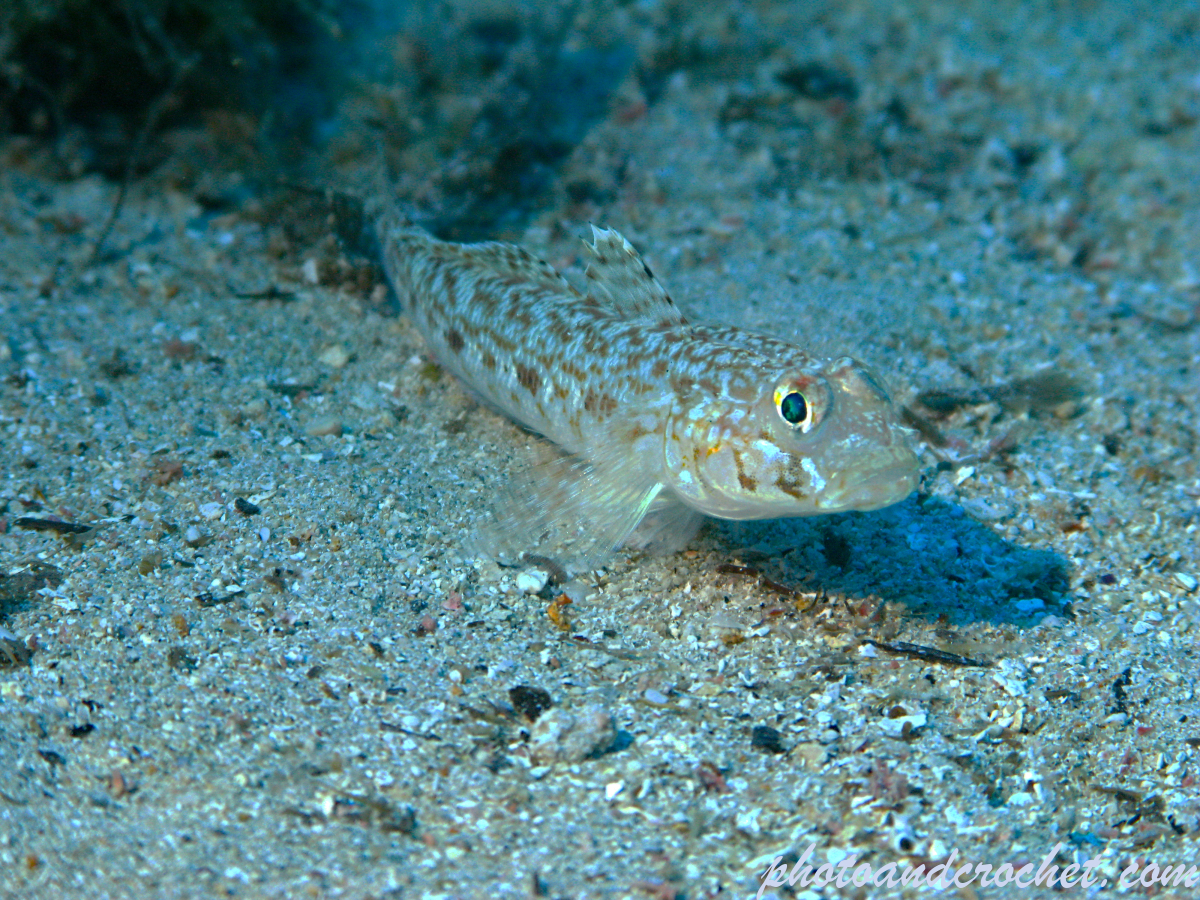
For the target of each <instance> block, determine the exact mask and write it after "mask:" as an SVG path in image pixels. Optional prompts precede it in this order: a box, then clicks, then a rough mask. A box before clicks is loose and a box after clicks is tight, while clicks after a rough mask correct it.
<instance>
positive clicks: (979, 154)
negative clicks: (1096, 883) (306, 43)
mask: <svg viewBox="0 0 1200 900" xmlns="http://www.w3.org/2000/svg"><path fill="white" fill-rule="evenodd" d="M681 15H683V13H682V12H681V11H680V10H678V9H675V8H674V7H670V6H668V5H666V4H658V3H646V4H638V5H635V6H629V7H618V8H615V9H609V8H608V7H605V8H603V9H601V8H599V7H597V8H596V9H592V8H591V6H590V5H587V4H585V5H583V6H582V7H580V11H579V12H578V16H579V19H578V21H577V24H576V31H577V32H578V35H582V37H579V38H578V39H579V40H584V39H586V38H587V37H588V36H589V35H592V36H594V35H597V34H600V33H603V34H605V35H607V37H608V39H609V40H610V41H616V42H617V43H622V42H623V43H624V44H626V45H628V46H629V47H630V48H633V49H632V50H631V51H630V52H631V53H634V55H635V57H636V59H637V60H639V61H640V62H639V64H638V65H634V66H633V67H632V68H631V69H630V71H629V74H628V75H626V76H625V77H624V80H623V81H621V82H619V83H618V84H617V85H616V86H615V88H614V89H613V90H612V92H611V93H612V96H611V97H610V99H609V102H608V105H607V106H606V107H605V108H606V110H607V111H606V112H605V113H604V114H603V115H601V116H599V117H598V118H597V119H596V120H595V121H594V122H592V123H590V125H589V127H588V128H587V130H586V132H585V133H584V134H582V136H581V138H580V140H579V142H578V144H577V145H576V146H575V147H574V149H573V150H572V151H571V153H570V154H569V155H567V156H566V157H565V158H564V159H563V160H562V162H561V165H560V166H559V167H558V168H557V169H556V171H555V172H554V174H553V177H552V179H551V180H550V183H549V186H548V187H547V189H546V190H545V192H544V194H543V195H542V199H541V200H539V202H538V206H537V208H536V210H535V211H533V212H532V213H531V214H530V215H528V216H525V217H524V218H522V219H521V220H519V221H517V222H515V223H513V222H510V223H506V224H503V225H502V226H500V227H499V232H500V236H503V237H505V238H507V239H511V240H517V241H518V242H520V243H522V244H523V245H525V246H527V247H528V248H529V249H531V250H532V251H533V252H535V253H537V254H538V255H540V256H542V257H544V258H545V259H547V260H549V261H550V262H551V263H553V264H554V265H555V266H557V267H559V268H561V269H563V270H564V271H565V272H566V274H567V275H568V277H569V278H573V279H578V278H579V277H580V275H581V272H580V270H579V264H580V260H581V253H580V243H579V241H580V238H581V237H584V236H585V235H587V234H588V230H587V223H588V222H589V221H592V222H596V223H598V224H603V225H607V226H611V227H616V228H618V229H620V230H621V231H622V232H623V233H624V234H625V235H626V236H627V237H628V238H629V239H630V240H632V241H633V242H634V243H635V244H636V245H637V246H638V247H639V249H640V250H641V251H642V252H643V253H644V255H645V256H646V258H647V260H648V261H649V262H650V264H651V265H652V267H653V269H654V271H655V273H656V274H657V275H658V277H659V278H660V279H661V280H662V281H663V282H664V283H665V284H666V286H667V287H668V289H669V290H670V291H671V293H672V295H673V296H674V297H675V298H676V300H677V301H678V302H679V303H680V304H681V305H682V306H683V307H685V309H686V310H687V311H688V312H689V314H690V315H692V316H693V317H695V318H698V319H707V320H717V321H732V322H736V323H737V324H739V325H743V326H745V327H749V328H754V329H757V330H761V331H764V332H768V333H771V334H774V335H777V336H780V337H783V338H786V339H789V340H793V341H795V342H796V343H798V344H800V345H801V346H804V347H806V348H810V349H812V350H814V351H815V352H820V353H824V354H828V355H831V356H832V355H842V354H846V353H850V354H853V355H855V356H857V357H859V358H861V359H863V360H865V361H867V362H868V363H869V364H871V365H872V366H873V367H875V368H876V369H878V370H879V371H881V372H883V373H884V374H885V375H886V378H887V381H888V383H889V384H890V386H891V387H892V389H893V393H894V395H895V397H896V400H897V403H899V404H902V405H904V406H905V407H906V408H907V409H908V410H909V411H910V414H911V418H910V422H912V424H913V425H914V427H915V428H917V429H918V434H919V439H920V447H921V463H922V486H921V490H920V492H919V494H917V495H914V496H913V497H910V498H909V499H908V500H906V501H904V502H903V503H901V504H899V505H897V506H895V507H892V508H889V509H887V510H883V511H880V512H878V513H871V514H850V515H845V516H836V517H829V518H823V519H809V520H792V521H773V522H763V523H754V524H734V523H718V522H714V523H711V524H710V525H708V526H707V527H706V528H705V530H704V531H703V532H702V533H701V534H700V535H699V536H698V537H697V538H696V539H695V540H694V541H693V542H692V543H691V544H690V545H689V547H688V548H687V549H686V550H684V551H683V552H681V553H678V554H673V555H669V556H660V557H653V556H652V557H646V556H640V555H638V554H636V553H622V554H620V555H619V556H618V558H617V559H616V561H615V562H614V563H613V564H612V565H611V566H609V567H608V568H606V569H604V570H601V571H599V572H596V573H594V574H591V575H588V576H586V577H582V578H578V579H575V580H574V581H571V582H569V583H567V584H557V583H555V582H553V581H551V582H550V583H549V584H544V581H545V574H546V573H542V574H541V575H540V576H539V574H538V573H536V572H533V573H530V572H524V573H522V572H518V571H516V570H512V569H502V568H499V567H497V566H495V565H494V564H492V563H488V562H477V561H473V560H470V559H468V558H466V557H465V555H464V553H463V546H464V538H465V536H466V535H468V534H470V532H471V530H472V523H473V520H474V517H475V515H476V511H477V510H478V508H479V507H480V506H481V504H483V503H485V502H486V501H487V500H488V499H489V498H491V497H492V496H493V495H494V493H495V491H496V490H497V486H498V485H499V484H501V483H502V482H503V479H504V477H505V475H506V474H507V473H509V472H511V471H512V469H513V468H514V467H516V466H519V465H520V464H521V461H522V460H523V459H527V458H528V456H529V454H530V453H531V452H532V449H533V445H534V444H535V442H536V439H535V438H533V437H532V436H530V435H528V434H526V433H524V432H522V431H520V430H519V429H518V428H516V427H514V426H513V425H512V424H511V423H509V422H507V421H505V420H503V419H501V418H499V417H497V416H496V415H494V414H493V413H491V412H489V411H488V410H486V409H485V408H483V407H481V406H479V405H477V404H476V403H475V402H474V401H473V400H472V399H471V398H470V397H469V396H468V395H467V394H466V393H464V391H463V390H462V389H461V388H460V387H459V386H458V385H456V384H455V383H454V382H453V380H452V379H450V378H449V377H448V376H446V375H444V374H443V373H441V372H440V370H439V369H438V368H437V367H436V366H434V365H432V364H431V363H430V361H429V360H428V358H427V357H426V356H424V355H423V354H424V348H423V344H422V342H421V339H420V337H419V336H418V335H417V334H416V332H415V331H414V329H413V328H412V326H411V325H410V324H409V322H408V321H407V320H406V319H405V318H404V317H402V316H397V315H396V314H395V312H394V311H393V309H392V307H391V305H390V304H389V303H388V301H387V299H386V297H385V296H384V295H383V292H382V291H380V290H373V286H374V282H372V281H371V279H370V278H367V279H366V282H365V283H364V277H363V270H362V269H361V268H356V267H355V266H353V265H351V264H349V263H347V262H346V260H345V259H344V258H343V257H342V256H341V254H340V252H339V251H338V249H337V246H336V244H335V243H334V242H333V241H332V238H330V237H329V236H328V234H327V233H326V232H327V229H326V228H325V226H324V223H323V220H320V219H316V218H314V217H315V216H316V213H313V212H312V209H313V207H311V206H305V205H304V203H302V202H301V201H300V200H299V199H297V198H293V199H292V201H290V202H284V201H280V200H279V199H278V197H274V196H272V197H271V198H267V197H265V195H264V196H263V197H258V196H250V197H249V198H243V199H241V200H239V201H238V202H236V203H231V204H229V205H226V206H224V207H221V208H215V209H214V206H219V204H214V203H213V202H212V200H211V197H209V196H208V194H204V195H203V196H202V192H201V190H200V189H199V188H198V187H196V185H197V184H198V183H200V182H201V181H202V180H203V179H200V178H199V177H193V178H191V180H187V179H184V180H182V181H181V180H180V179H179V178H178V177H176V176H177V174H178V172H179V171H181V170H183V169H186V167H187V165H188V163H189V162H191V164H193V165H194V164H195V160H194V159H191V160H189V158H188V150H187V149H186V147H187V146H189V145H187V144H186V142H181V143H180V149H178V150H177V151H176V156H175V157H169V158H168V159H167V160H166V161H165V162H164V163H163V164H162V167H161V168H160V169H159V170H157V171H156V173H152V174H151V175H150V176H147V177H146V178H145V179H142V180H139V181H137V182H135V183H134V184H133V185H132V188H131V191H130V194H129V196H128V197H127V199H126V200H125V202H124V204H123V206H122V209H121V214H120V215H119V217H118V219H117V221H116V224H115V227H114V229H113V231H112V233H111V235H109V236H108V238H107V240H106V244H105V252H104V253H102V254H101V256H100V259H99V260H98V261H96V262H94V263H92V264H90V265H84V263H85V262H86V261H87V258H88V255H89V253H90V252H91V247H92V245H93V243H94V241H95V238H96V236H97V234H98V233H99V232H100V230H101V229H102V227H103V224H104V221H105V219H106V217H107V215H108V212H109V210H110V209H111V208H112V205H113V202H114V199H115V195H116V192H117V186H116V185H115V184H113V183H110V182H107V181H105V180H102V179H100V178H98V177H96V176H84V177H80V178H78V179H74V180H65V181H64V180H50V179H48V178H46V177H45V176H44V174H42V171H41V169H39V167H38V165H37V164H36V159H37V153H38V152H39V151H38V150H37V148H36V147H34V148H31V147H30V145H29V144H28V143H23V142H17V141H14V142H10V144H9V145H7V146H5V147H3V148H0V151H2V152H3V153H4V159H5V161H6V164H5V165H4V167H3V169H2V170H0V228H2V229H3V231H2V234H3V237H2V238H0V241H2V246H3V252H2V253H0V325H2V337H3V342H2V343H0V378H2V381H0V461H2V463H3V471H2V477H3V480H2V481H0V572H2V573H4V574H3V575H2V576H0V627H2V628H3V632H0V894H4V895H5V896H10V895H11V896H20V897H27V898H40V897H47V898H49V897H62V896H86V897H94V898H99V897H140V898H146V897H193V896H194V897H215V896H229V897H307V896H312V897H419V896H421V897H436V896H444V897H531V896H532V897H537V896H546V897H575V896H584V897H601V896H613V897H618V896H652V897H663V898H672V897H678V898H683V897H687V898H699V897H710V896H722V897H723V896H739V897H740V896H750V895H753V894H755V892H756V891H758V888H759V880H758V879H759V876H760V875H761V874H762V873H763V872H764V871H766V869H767V868H768V866H769V865H770V864H771V863H772V861H773V860H775V859H776V857H782V861H783V862H784V863H785V864H789V865H790V864H791V863H792V862H794V861H795V860H796V859H798V858H799V856H800V855H801V854H802V853H803V852H804V851H805V849H806V848H807V847H808V846H809V845H810V843H812V844H815V849H814V851H813V856H812V859H813V860H815V861H816V862H817V863H827V862H828V863H833V864H835V865H836V864H837V863H839V862H841V861H842V860H844V859H846V858H847V857H848V856H850V855H851V854H854V855H857V857H858V859H859V860H862V861H865V862H869V863H870V864H871V866H872V867H873V868H874V869H876V870H879V869H881V868H882V867H884V866H885V865H887V864H889V863H897V864H899V865H903V864H907V863H912V864H914V865H917V864H921V863H925V864H926V865H935V864H938V863H943V862H945V861H946V860H947V859H948V858H949V857H950V855H951V853H952V852H954V851H957V860H958V862H959V864H963V863H969V864H972V865H974V864H976V863H987V864H991V865H994V866H997V867H998V866H1001V865H1003V864H1005V863H1008V864H1011V865H1012V866H1013V867H1014V868H1019V867H1020V866H1022V865H1024V864H1026V863H1030V862H1033V863H1035V864H1036V863H1040V862H1041V861H1042V860H1043V859H1044V858H1045V857H1046V855H1047V853H1050V852H1051V851H1052V850H1053V848H1055V847H1056V846H1058V845H1061V846H1060V849H1059V851H1058V854H1057V856H1056V857H1055V862H1056V864H1058V865H1060V866H1066V865H1069V864H1071V863H1077V864H1082V863H1083V862H1086V861H1088V860H1092V859H1093V858H1096V857H1100V860H1099V862H1098V863H1096V864H1095V866H1094V870H1093V871H1094V872H1095V874H1096V876H1097V877H1099V878H1103V879H1107V883H1106V885H1105V886H1104V887H1103V888H1096V889H1094V891H1093V892H1092V893H1093V894H1094V893H1096V892H1098V893H1099V895H1101V896H1107V895H1116V894H1121V893H1134V894H1137V893H1145V894H1147V895H1153V896H1177V897H1188V896H1195V892H1196V888H1194V887H1193V888H1191V889H1190V890H1189V889H1188V888H1187V887H1185V886H1183V885H1179V886H1174V887H1162V886H1161V885H1159V886H1157V887H1154V888H1151V887H1147V886H1145V884H1142V883H1139V884H1137V885H1135V886H1133V887H1131V888H1128V889H1125V888H1122V887H1121V886H1119V885H1118V883H1117V880H1118V878H1119V876H1120V874H1121V872H1122V871H1124V870H1125V869H1126V868H1127V867H1128V866H1129V865H1130V864H1132V863H1137V864H1138V865H1139V866H1140V867H1142V868H1139V869H1138V872H1137V875H1138V876H1139V877H1140V876H1141V875H1142V874H1143V873H1144V871H1145V866H1147V865H1151V864H1153V865H1156V866H1159V867H1160V868H1161V867H1163V866H1166V865H1177V864H1183V865H1184V866H1185V867H1186V866H1198V867H1200V843H1198V839H1197V835H1200V788H1198V787H1197V784H1196V779H1197V774H1198V772H1197V770H1198V768H1200V702H1198V700H1197V697H1196V686H1197V676H1198V674H1200V665H1198V662H1197V637H1198V635H1200V591H1198V589H1197V580H1198V579H1200V558H1198V556H1200V554H1198V549H1197V548H1198V541H1197V526H1198V522H1200V474H1198V472H1197V422H1198V421H1200V409H1198V405H1200V404H1198V401H1197V397H1198V394H1200V392H1198V391H1197V384H1198V383H1200V380H1198V377H1197V376H1198V370H1200V365H1198V362H1200V127H1198V124H1197V123H1198V122H1200V52H1198V51H1200V13H1198V12H1197V10H1196V8H1195V6H1194V5H1191V4H1183V3H1180V4H1151V3H1142V4H1138V3H1116V2H1096V3H1091V4H1057V5H1041V4H1019V3H966V4H964V3H934V2H925V3H906V4H897V5H894V6H892V7H890V8H889V9H888V10H886V11H881V10H880V8H879V5H878V4H874V3H869V2H861V3H855V2H848V3H842V4H834V3H828V4H815V5H807V4H795V5H771V4H737V3H730V4H721V5H718V6H713V7H711V8H708V9H706V10H705V11H704V12H702V13H701V12H694V11H693V12H688V13H687V17H686V18H684V19H680V18H679V17H680V16H681ZM614 36H615V37H614ZM648 61H650V62H653V66H651V65H650V63H649V62H648ZM648 72H652V73H658V74H657V76H656V77H651V75H650V74H647V73H648ZM443 101H444V102H443ZM438 102H440V103H443V105H445V106H450V105H453V103H455V102H457V103H459V104H460V105H461V104H462V102H463V101H462V98H454V97H452V96H451V95H450V93H449V92H445V96H441V95H439V98H438ZM347 127H348V128H349V126H347ZM351 136H352V137H353V135H351ZM190 139H191V140H195V141H199V142H200V143H203V142H204V139H205V136H204V135H203V134H200V135H199V136H197V135H195V134H192V135H191V138H190ZM350 143H353V141H351V142H350ZM361 143H368V141H367V140H366V139H365V138H364V139H362V141H361ZM414 146H416V145H414ZM422 146H423V145H422ZM417 152H418V151H416V150H413V151H412V153H414V154H417ZM421 152H429V153H432V152H433V151H431V150H429V149H428V147H425V148H424V149H423V150H421ZM441 152H442V153H443V154H446V153H448V152H449V151H446V150H445V149H443V150H442V151H441ZM351 155H352V154H351ZM418 155H419V154H418ZM400 159H401V162H403V161H404V159H405V157H404V156H403V154H401V157H400ZM435 161H437V160H436V158H435ZM408 171H409V187H410V188H412V189H411V190H410V196H411V197H412V198H413V199H415V200H417V201H419V200H420V199H421V197H420V192H419V190H418V189H417V188H419V186H420V184H419V183H420V178H421V174H420V172H419V171H418V169H417V168H416V167H415V165H414V167H412V168H411V169H410V170H408ZM181 185H183V186H181ZM413 185H417V187H412V186H413ZM343 186H346V185H344V184H343ZM350 186H351V187H353V185H352V184H351V185H350ZM210 187H211V185H210ZM402 189H404V188H403V186H402ZM306 217H307V219H308V222H307V229H306V228H303V227H300V226H299V225H297V222H298V221H301V222H302V220H305V218H306ZM551 574H553V573H551ZM564 595H565V596H566V597H567V598H568V599H569V600H570V601H571V602H570V603H569V604H568V603H566V602H565V601H563V600H562V599H561V598H562V597H563V596H564ZM1149 880H1151V881H1153V879H1149ZM793 890H794V894H795V896H802V897H803V896H810V897H817V896H821V897H832V896H842V895H845V896H850V897H856V896H857V897H875V896H889V895H892V894H903V893H909V894H915V893H916V892H915V891H914V890H912V889H904V888H896V889H894V890H889V889H883V888H875V887H870V888H861V887H860V888H855V887H853V886H847V887H844V888H822V889H817V888H812V887H810V888H807V889H805V888H803V887H801V886H799V885H798V886H796V887H795V888H794V889H791V888H786V887H777V888H771V889H770V892H768V895H769V893H771V892H773V893H775V894H776V895H777V896H780V897H783V896H789V895H791V893H792V892H793ZM1040 890H1042V889H1032V890H1023V889H1020V888H1018V887H1016V886H1015V885H1013V884H1009V885H1007V886H1004V887H978V886H973V887H971V888H962V889H959V890H958V894H959V895H960V896H963V897H976V896H978V897H1007V896H1018V895H1019V896H1033V895H1037V894H1038V893H1039V891H1040ZM806 891H807V893H806ZM1155 891H1157V893H1155ZM1080 893H1081V894H1082V893H1087V892H1085V891H1082V890H1081V891H1080Z"/></svg>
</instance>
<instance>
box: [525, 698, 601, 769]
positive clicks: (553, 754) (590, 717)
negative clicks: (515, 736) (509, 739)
mask: <svg viewBox="0 0 1200 900" xmlns="http://www.w3.org/2000/svg"><path fill="white" fill-rule="evenodd" d="M616 740H617V727H616V725H615V724H614V722H613V717H612V714H611V713H609V712H608V710H606V709H604V708H603V707H601V706H597V705H592V706H588V707H586V708H585V709H582V710H580V711H579V712H576V713H571V712H568V711H567V710H565V709H562V708H561V707H556V708H554V709H550V710H547V711H546V712H544V713H543V714H542V715H541V717H540V718H539V719H538V720H537V722H536V723H534V726H533V728H532V729H531V730H530V735H529V748H530V753H529V758H530V760H531V761H532V762H533V763H534V764H535V765H550V764H552V763H577V762H582V761H583V760H585V759H587V758H588V757H591V756H597V755H599V754H601V753H603V752H604V751H605V750H607V749H609V748H610V747H612V745H613V744H614V743H616Z"/></svg>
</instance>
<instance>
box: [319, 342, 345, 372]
mask: <svg viewBox="0 0 1200 900" xmlns="http://www.w3.org/2000/svg"><path fill="white" fill-rule="evenodd" d="M317 360H318V362H322V363H324V364H325V365H327V366H329V367H330V368H333V369H340V368H342V366H344V365H346V363H348V362H350V352H349V351H348V350H347V349H346V348H345V347H343V346H342V345H341V344H331V345H330V346H328V347H326V348H325V349H324V350H322V351H321V354H320V356H318V357H317Z"/></svg>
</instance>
